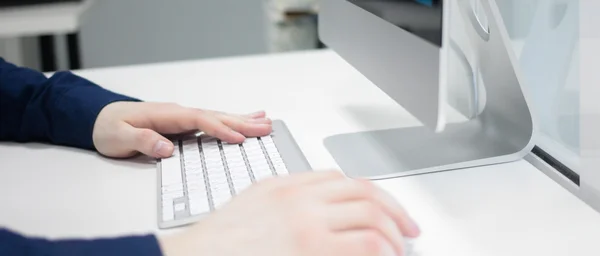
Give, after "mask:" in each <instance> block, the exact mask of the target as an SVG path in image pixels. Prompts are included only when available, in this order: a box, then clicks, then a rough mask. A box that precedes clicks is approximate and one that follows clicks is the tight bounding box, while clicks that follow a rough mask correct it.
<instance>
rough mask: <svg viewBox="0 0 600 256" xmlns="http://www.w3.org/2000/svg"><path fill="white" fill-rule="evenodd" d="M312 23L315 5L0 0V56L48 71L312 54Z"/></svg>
mask: <svg viewBox="0 0 600 256" xmlns="http://www.w3.org/2000/svg"><path fill="white" fill-rule="evenodd" d="M316 22H317V19H316V0H169V1H164V0H0V24H1V26H0V56H3V57H4V58H6V59H8V60H10V61H11V62H13V63H16V64H19V65H23V66H27V67H31V68H34V69H37V70H43V71H53V70H56V69H68V68H74V69H78V68H96V67H106V66H116V65H117V66H118V65H132V64H142V63H153V62H164V61H177V60H188V59H202V58H215V57H227V56H238V55H250V54H263V53H273V52H283V51H294V50H305V49H315V48H318V47H319V42H318V40H317V36H316V35H317V32H316ZM72 62H75V63H72ZM52 63H55V64H54V65H52ZM73 64H74V65H73Z"/></svg>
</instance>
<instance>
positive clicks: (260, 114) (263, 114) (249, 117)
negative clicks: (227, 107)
mask: <svg viewBox="0 0 600 256" xmlns="http://www.w3.org/2000/svg"><path fill="white" fill-rule="evenodd" d="M203 111H208V112H211V113H213V114H215V115H217V114H220V115H230V116H235V117H239V118H242V119H244V120H246V121H248V120H252V119H261V118H266V117H267V113H266V112H265V111H256V112H253V113H250V114H245V115H238V114H233V113H227V112H223V111H216V110H206V109H205V110H203Z"/></svg>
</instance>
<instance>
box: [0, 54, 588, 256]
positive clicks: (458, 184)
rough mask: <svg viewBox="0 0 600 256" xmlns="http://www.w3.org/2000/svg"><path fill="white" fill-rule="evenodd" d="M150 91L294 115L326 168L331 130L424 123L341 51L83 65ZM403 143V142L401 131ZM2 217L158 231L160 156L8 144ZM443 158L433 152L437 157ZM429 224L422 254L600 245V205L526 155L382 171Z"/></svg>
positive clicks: (294, 126) (95, 229)
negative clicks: (484, 163) (467, 165)
mask: <svg viewBox="0 0 600 256" xmlns="http://www.w3.org/2000/svg"><path fill="white" fill-rule="evenodd" d="M78 73H79V74H80V75H83V76H85V77H87V78H89V79H91V80H93V81H95V82H97V83H99V84H101V85H103V86H105V87H106V88H109V89H112V90H115V91H119V92H122V93H126V94H129V95H135V96H136V97H140V98H142V99H144V100H148V101H173V102H178V103H180V104H184V105H189V106H194V107H202V108H210V109H219V110H224V111H230V112H242V113H244V112H250V111H254V110H259V109H264V110H266V111H267V112H268V113H269V114H270V116H271V117H273V118H279V119H283V120H284V121H285V122H286V123H287V125H288V126H289V129H290V130H291V132H292V133H293V135H294V136H295V138H296V140H297V141H298V144H299V146H300V147H301V149H302V150H303V151H304V152H305V154H306V156H307V158H308V160H309V162H310V163H311V165H312V166H313V167H314V168H316V169H324V168H331V167H334V168H335V167H336V166H337V165H336V163H335V161H334V159H332V158H331V156H330V155H329V154H328V152H327V150H326V149H325V147H324V146H323V139H324V138H326V137H327V136H331V135H334V134H339V133H346V132H355V131H363V130H367V129H386V128H392V127H401V126H413V125H418V122H417V121H416V120H415V119H414V118H412V117H411V116H410V115H408V113H406V112H405V111H404V110H403V109H402V108H401V107H399V106H398V105H397V104H395V103H394V101H393V100H391V99H390V98H389V97H387V96H386V95H385V94H384V93H382V92H381V91H380V90H379V89H377V88H376V87H375V86H373V85H371V83H370V82H369V81H368V80H366V79H365V78H364V77H363V76H361V75H360V74H359V73H358V72H357V71H356V70H354V69H353V68H352V67H350V66H349V65H348V64H346V63H345V62H344V61H343V60H342V59H340V58H339V57H338V56H337V55H335V54H334V53H332V52H330V51H314V52H302V53H293V54H283V55H271V56H250V57H242V58H226V59H215V60H205V61H185V62H175V63H163V64H151V65H143V66H130V67H117V68H106V69H94V70H85V71H80V72H78ZM399 143H401V142H399ZM0 156H2V157H1V158H2V161H0V169H1V170H2V171H1V172H0V203H1V204H2V211H0V226H7V227H10V228H14V229H17V230H19V231H21V232H24V233H26V234H34V235H45V236H49V237H74V236H84V237H98V236H111V235H123V234H134V233H143V232H159V233H160V232H164V231H159V230H158V228H157V225H156V193H155V189H156V175H155V171H156V170H155V166H154V165H153V163H152V162H151V161H148V160H146V159H145V158H141V157H140V158H137V159H133V160H130V161H117V160H109V159H105V158H102V157H99V156H98V155H96V154H95V153H92V152H86V151H81V150H76V149H69V148H58V147H51V146H46V145H39V144H20V145H19V144H13V143H1V144H0ZM432 157H434V156H432ZM378 184H380V185H381V186H382V187H383V188H385V189H386V190H388V191H390V192H391V193H392V194H394V195H395V196H396V197H397V198H398V199H399V200H400V201H401V202H402V203H403V204H404V205H405V206H406V208H407V209H408V210H409V211H410V213H411V214H412V215H414V217H415V219H417V221H418V222H419V223H420V225H421V228H422V230H423V236H422V237H421V238H420V239H419V240H417V241H416V249H417V250H418V251H420V253H418V254H415V255H424V256H429V255H473V256H481V255H556V256H563V255H599V254H600V247H599V246H598V245H597V240H598V239H599V237H600V214H598V213H597V212H595V211H593V210H592V209H591V208H590V207H588V206H587V205H586V204H584V203H583V202H581V201H579V200H578V199H577V198H576V197H575V196H573V195H571V194H570V193H568V192H567V191H566V190H565V189H563V188H562V187H561V186H559V185H558V184H556V183H554V182H553V181H552V180H551V179H550V178H548V177H547V176H545V175H544V174H542V173H541V172H540V171H538V170H537V169H535V168H534V167H533V166H531V165H530V164H529V163H527V162H525V161H520V162H515V163H509V164H503V165H496V166H489V167H482V168H474V169H465V170H457V171H450V172H444V173H437V174H428V175H421V176H413V177H405V178H400V179H392V180H385V181H378Z"/></svg>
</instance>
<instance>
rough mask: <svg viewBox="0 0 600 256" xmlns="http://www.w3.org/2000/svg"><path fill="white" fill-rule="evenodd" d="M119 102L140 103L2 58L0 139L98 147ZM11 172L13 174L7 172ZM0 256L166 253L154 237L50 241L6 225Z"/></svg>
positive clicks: (74, 78)
mask: <svg viewBox="0 0 600 256" xmlns="http://www.w3.org/2000/svg"><path fill="white" fill-rule="evenodd" d="M115 101H137V100H136V99H133V98H130V97H127V96H124V95H120V94H116V93H113V92H110V91H108V90H105V89H103V88H101V87H99V86H98V85H96V84H94V83H92V82H90V81H88V80H85V79H83V78H81V77H78V76H76V75H74V74H72V73H70V72H58V73H56V74H54V75H53V76H52V77H50V78H46V77H45V76H44V75H43V74H42V73H39V72H37V71H34V70H31V69H27V68H21V67H17V66H15V65H12V64H10V63H7V62H6V61H4V59H2V58H0V141H17V142H32V141H36V142H45V143H53V144H59V145H65V146H71V147H78V148H83V149H90V150H93V149H94V144H93V142H92V131H93V127H94V122H95V121H96V117H97V116H98V113H99V112H100V110H102V108H104V106H106V105H108V104H109V103H111V102H115ZM1 171H9V170H1ZM0 255H15V256H18V255H32V256H33V255H44V256H54V255H89V256H95V255H148V256H153V255H161V251H160V247H159V245H158V241H157V240H156V237H154V236H153V235H145V236H142V235H140V236H130V237H120V238H113V239H91V240H75V239H72V240H48V239H42V238H33V237H25V236H23V235H20V234H18V233H15V232H13V231H11V230H7V229H2V228H1V227H0Z"/></svg>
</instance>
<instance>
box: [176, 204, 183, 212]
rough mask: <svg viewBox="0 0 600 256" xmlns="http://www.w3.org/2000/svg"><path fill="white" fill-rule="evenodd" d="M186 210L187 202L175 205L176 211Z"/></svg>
mask: <svg viewBox="0 0 600 256" xmlns="http://www.w3.org/2000/svg"><path fill="white" fill-rule="evenodd" d="M183 210H185V204H184V203H179V204H176V205H175V211H176V212H179V211H183Z"/></svg>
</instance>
